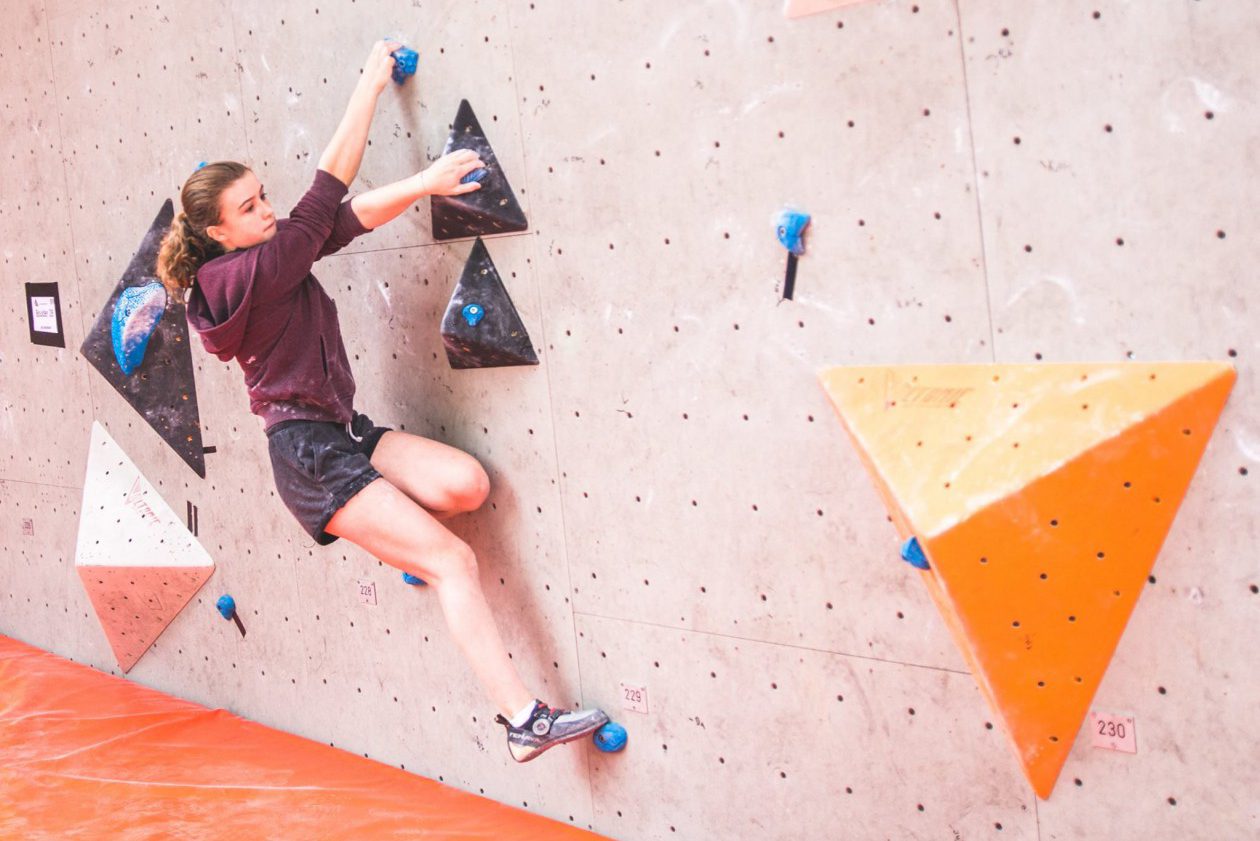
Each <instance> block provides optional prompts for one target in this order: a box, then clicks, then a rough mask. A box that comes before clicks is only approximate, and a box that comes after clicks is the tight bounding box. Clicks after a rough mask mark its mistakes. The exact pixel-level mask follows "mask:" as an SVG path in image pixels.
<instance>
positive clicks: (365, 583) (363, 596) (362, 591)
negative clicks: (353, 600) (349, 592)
mask: <svg viewBox="0 0 1260 841" xmlns="http://www.w3.org/2000/svg"><path fill="white" fill-rule="evenodd" d="M359 601H361V602H363V603H364V604H376V582H375V581H369V580H368V579H366V578H360V579H359Z"/></svg>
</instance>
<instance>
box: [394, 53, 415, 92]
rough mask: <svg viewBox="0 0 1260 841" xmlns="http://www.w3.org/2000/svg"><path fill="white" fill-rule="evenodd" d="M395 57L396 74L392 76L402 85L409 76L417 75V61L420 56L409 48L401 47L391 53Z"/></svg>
mask: <svg viewBox="0 0 1260 841" xmlns="http://www.w3.org/2000/svg"><path fill="white" fill-rule="evenodd" d="M390 55H392V56H393V57H394V72H393V73H392V74H390V75H391V76H392V78H393V80H394V81H395V82H397V83H398V84H400V85H401V84H402V83H403V82H405V81H407V77H408V76H413V75H415V72H416V61H417V59H418V58H419V54H418V53H416V51H415V50H412V49H409V48H407V47H399V48H398V49H396V50H394V51H393V52H392V53H390Z"/></svg>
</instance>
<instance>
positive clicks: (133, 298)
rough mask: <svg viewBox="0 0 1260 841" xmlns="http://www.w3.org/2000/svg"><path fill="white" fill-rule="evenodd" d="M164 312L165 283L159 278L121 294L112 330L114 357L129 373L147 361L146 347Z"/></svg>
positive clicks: (116, 306) (124, 370) (128, 374)
mask: <svg viewBox="0 0 1260 841" xmlns="http://www.w3.org/2000/svg"><path fill="white" fill-rule="evenodd" d="M164 312H166V287H164V286H163V285H162V284H161V283H159V282H158V281H157V280H151V282H150V283H146V284H145V285H144V286H130V287H128V288H126V289H124V290H123V291H122V294H121V295H119V296H118V301H117V303H115V304H114V318H113V324H112V325H111V327H112V330H111V334H112V336H113V340H114V358H115V359H116V360H118V367H119V368H121V369H122V372H123V373H124V374H126V375H127V376H130V375H131V372H132V371H134V370H136V369H137V368H139V367H140V365H141V363H143V362H144V351H145V349H146V348H148V346H149V339H150V338H152V336H153V331H154V330H155V329H156V328H157V325H158V322H159V321H161V320H162V314H163V313H164Z"/></svg>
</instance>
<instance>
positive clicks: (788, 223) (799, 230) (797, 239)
mask: <svg viewBox="0 0 1260 841" xmlns="http://www.w3.org/2000/svg"><path fill="white" fill-rule="evenodd" d="M809 219H810V216H809V214H808V213H806V212H805V211H803V210H795V209H793V208H790V207H785V208H783V210H780V211H779V212H778V214H776V215H775V217H774V231H775V234H777V235H778V237H779V243H780V244H781V245H782V246H783V247H784V248H786V249H787V250H788V251H790V252H792V253H793V254H795V255H796V256H797V257H800V256H801V255H802V254H804V253H805V240H804V235H805V228H806V226H808V225H809Z"/></svg>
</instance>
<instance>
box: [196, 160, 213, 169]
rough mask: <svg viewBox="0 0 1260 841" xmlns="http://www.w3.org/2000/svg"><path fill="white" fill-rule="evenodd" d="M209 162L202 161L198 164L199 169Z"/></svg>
mask: <svg viewBox="0 0 1260 841" xmlns="http://www.w3.org/2000/svg"><path fill="white" fill-rule="evenodd" d="M208 163H210V162H209V161H202V162H201V163H199V164H197V169H201V168H202V167H203V166H205V165H206V164H208Z"/></svg>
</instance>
